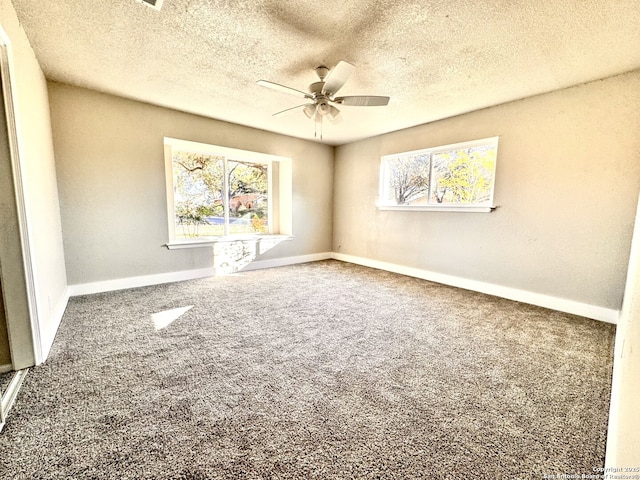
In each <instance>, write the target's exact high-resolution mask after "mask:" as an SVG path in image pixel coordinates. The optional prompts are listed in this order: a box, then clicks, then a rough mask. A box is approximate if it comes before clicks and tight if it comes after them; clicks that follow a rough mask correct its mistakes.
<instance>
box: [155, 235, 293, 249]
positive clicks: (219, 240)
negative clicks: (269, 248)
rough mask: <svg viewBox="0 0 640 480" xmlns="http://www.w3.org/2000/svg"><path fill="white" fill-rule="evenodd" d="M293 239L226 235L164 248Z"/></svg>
mask: <svg viewBox="0 0 640 480" xmlns="http://www.w3.org/2000/svg"><path fill="white" fill-rule="evenodd" d="M291 239H293V235H277V234H276V235H268V234H262V235H251V234H248V235H226V236H220V237H206V238H198V239H193V240H173V241H171V242H169V243H167V244H165V245H164V246H165V247H167V248H168V249H169V250H179V249H182V248H205V247H213V246H214V245H215V244H216V243H222V242H252V241H253V242H259V241H261V240H278V241H280V242H282V241H284V240H291Z"/></svg>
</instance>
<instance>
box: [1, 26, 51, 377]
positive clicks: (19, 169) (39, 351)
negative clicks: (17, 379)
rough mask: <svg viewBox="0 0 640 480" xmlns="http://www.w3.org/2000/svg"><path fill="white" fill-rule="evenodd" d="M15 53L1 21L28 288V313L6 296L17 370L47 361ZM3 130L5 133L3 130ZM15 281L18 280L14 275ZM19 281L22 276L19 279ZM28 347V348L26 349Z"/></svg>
mask: <svg viewBox="0 0 640 480" xmlns="http://www.w3.org/2000/svg"><path fill="white" fill-rule="evenodd" d="M13 71H14V68H13V54H12V49H11V40H10V39H9V36H8V35H7V33H6V31H5V29H4V27H3V26H2V25H0V79H1V80H2V100H3V103H4V110H5V120H6V131H7V143H8V147H9V161H10V167H11V171H12V176H13V179H12V180H13V186H14V191H15V205H16V214H17V222H18V231H19V236H20V249H21V253H22V267H23V270H24V281H25V285H24V287H25V290H26V303H27V315H26V318H25V315H20V316H12V315H10V312H9V311H8V310H9V309H8V308H7V302H6V300H7V298H6V297H5V313H6V319H7V333H8V337H9V349H10V352H11V363H12V366H13V368H14V370H20V369H23V368H27V367H30V366H33V365H38V364H40V363H42V362H43V361H44V358H43V344H42V329H41V325H40V321H39V315H38V304H37V301H36V288H35V273H34V264H33V259H32V251H33V249H32V244H31V238H30V235H29V217H28V215H27V205H26V199H25V188H24V182H23V176H24V175H23V172H24V168H23V164H22V161H21V156H20V152H21V148H20V141H19V135H18V126H17V125H18V122H17V119H16V109H15V103H16V102H15V96H14V95H15V94H14V89H13V88H12V86H13V84H12V78H13V73H12V72H13ZM0 134H2V133H0ZM2 280H3V289H6V285H7V282H8V281H9V279H7V278H3V279H2ZM13 281H16V280H15V279H13ZM18 281H19V280H18ZM18 349H19V350H20V353H16V352H17V351H18ZM25 349H26V350H27V351H25Z"/></svg>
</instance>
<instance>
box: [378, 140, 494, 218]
mask: <svg viewBox="0 0 640 480" xmlns="http://www.w3.org/2000/svg"><path fill="white" fill-rule="evenodd" d="M499 139H500V136H495V137H487V138H480V139H477V140H471V141H468V142H459V143H452V144H449V145H440V146H437V147H430V148H422V149H419V150H411V151H409V152H399V153H393V154H389V155H384V156H382V157H381V158H380V184H379V186H378V195H379V197H378V203H377V204H376V207H377V208H378V210H387V211H393V210H396V211H413V212H467V213H490V212H492V211H494V210H495V209H496V208H498V207H497V206H496V205H494V204H493V197H494V193H495V174H496V166H497V163H498V162H497V161H496V162H495V164H494V167H493V179H494V189H493V190H492V191H491V200H490V201H489V202H488V205H487V204H482V205H474V204H466V205H453V204H446V205H438V204H428V205H397V204H392V203H385V202H381V201H380V194H381V193H382V190H383V188H384V180H385V179H384V176H383V175H382V169H383V167H384V164H385V162H386V161H388V160H390V159H394V158H397V157H400V156H405V155H407V156H409V155H420V154H429V157H430V159H431V158H433V155H435V154H438V153H441V152H447V151H451V150H458V149H462V148H473V147H480V146H485V145H489V144H492V143H493V144H494V145H495V146H496V148H497V146H498V141H499ZM496 160H497V158H496ZM430 161H431V160H430ZM431 167H432V165H430V168H431ZM429 193H431V186H430V187H429Z"/></svg>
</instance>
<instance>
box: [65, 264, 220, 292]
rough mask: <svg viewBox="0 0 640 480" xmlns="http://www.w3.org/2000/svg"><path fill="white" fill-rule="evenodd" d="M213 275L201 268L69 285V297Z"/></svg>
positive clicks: (207, 269) (211, 271)
mask: <svg viewBox="0 0 640 480" xmlns="http://www.w3.org/2000/svg"><path fill="white" fill-rule="evenodd" d="M214 274H215V270H214V269H213V267H212V268H201V269H197V270H183V271H180V272H169V273H159V274H155V275H141V276H139V277H127V278H116V279H114V280H104V281H101V282H91V283H78V284H75V285H69V296H71V297H77V296H78V295H90V294H92V293H102V292H112V291H114V290H125V289H127V288H137V287H147V286H149V285H160V284H162V283H171V282H180V281H183V280H194V279H196V278H203V277H210V276H212V275H214Z"/></svg>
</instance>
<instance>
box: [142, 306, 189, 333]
mask: <svg viewBox="0 0 640 480" xmlns="http://www.w3.org/2000/svg"><path fill="white" fill-rule="evenodd" d="M192 308H193V305H189V306H186V307H179V308H172V309H170V310H163V311H162V312H158V313H154V314H153V315H151V320H152V321H153V326H154V327H155V329H156V330H162V329H163V328H166V327H168V326H169V325H171V324H172V323H173V322H175V321H176V320H177V319H178V318H180V317H181V316H182V315H184V314H185V313H186V312H188V311H189V310H191V309H192Z"/></svg>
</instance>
